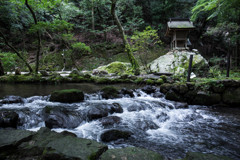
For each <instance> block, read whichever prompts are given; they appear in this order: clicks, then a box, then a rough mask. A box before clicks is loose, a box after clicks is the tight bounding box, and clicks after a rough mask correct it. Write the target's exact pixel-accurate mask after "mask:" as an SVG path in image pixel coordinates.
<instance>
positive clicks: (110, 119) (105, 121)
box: [100, 116, 122, 127]
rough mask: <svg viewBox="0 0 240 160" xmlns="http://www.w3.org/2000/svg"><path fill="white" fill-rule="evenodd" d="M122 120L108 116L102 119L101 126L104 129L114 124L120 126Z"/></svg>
mask: <svg viewBox="0 0 240 160" xmlns="http://www.w3.org/2000/svg"><path fill="white" fill-rule="evenodd" d="M121 120H122V118H120V117H117V116H108V117H104V118H102V119H100V122H101V124H102V125H103V126H104V127H108V126H112V125H114V124H119V123H120V122H121Z"/></svg>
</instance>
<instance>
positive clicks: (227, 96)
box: [222, 87, 240, 106]
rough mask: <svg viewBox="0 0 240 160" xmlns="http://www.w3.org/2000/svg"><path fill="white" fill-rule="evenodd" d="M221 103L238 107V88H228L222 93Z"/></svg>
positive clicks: (239, 90) (239, 101)
mask: <svg viewBox="0 0 240 160" xmlns="http://www.w3.org/2000/svg"><path fill="white" fill-rule="evenodd" d="M222 97H223V102H224V103H226V104H230V105H234V106H238V105H240V87H239V88H228V89H226V90H225V91H224V93H223V96H222Z"/></svg>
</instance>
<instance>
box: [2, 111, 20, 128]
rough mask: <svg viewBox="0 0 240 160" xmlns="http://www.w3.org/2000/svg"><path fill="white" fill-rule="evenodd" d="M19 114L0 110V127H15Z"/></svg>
mask: <svg viewBox="0 0 240 160" xmlns="http://www.w3.org/2000/svg"><path fill="white" fill-rule="evenodd" d="M18 120H19V116H18V114H17V113H16V112H13V111H0V128H7V127H12V128H17V124H18Z"/></svg>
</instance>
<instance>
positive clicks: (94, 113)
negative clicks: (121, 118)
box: [87, 103, 123, 120]
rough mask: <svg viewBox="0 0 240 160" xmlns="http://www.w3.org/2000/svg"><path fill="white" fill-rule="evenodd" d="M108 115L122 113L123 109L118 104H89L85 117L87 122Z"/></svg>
mask: <svg viewBox="0 0 240 160" xmlns="http://www.w3.org/2000/svg"><path fill="white" fill-rule="evenodd" d="M108 113H110V114H113V113H123V109H122V107H121V106H120V104H118V103H113V104H104V103H96V104H91V105H90V106H89V108H88V111H87V117H88V119H89V120H94V119H98V118H102V117H106V116H108Z"/></svg>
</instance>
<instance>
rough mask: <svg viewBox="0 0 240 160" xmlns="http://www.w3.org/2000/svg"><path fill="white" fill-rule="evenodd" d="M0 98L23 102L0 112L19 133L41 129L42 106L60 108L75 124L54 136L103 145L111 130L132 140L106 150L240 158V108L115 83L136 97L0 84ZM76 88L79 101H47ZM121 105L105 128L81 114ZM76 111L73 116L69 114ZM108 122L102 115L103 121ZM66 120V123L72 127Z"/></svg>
mask: <svg viewBox="0 0 240 160" xmlns="http://www.w3.org/2000/svg"><path fill="white" fill-rule="evenodd" d="M0 87H1V92H0V97H1V98H2V97H4V96H6V95H18V96H21V97H24V99H23V103H15V104H3V105H2V106H0V110H13V111H15V112H16V113H18V114H19V117H20V123H19V125H18V129H26V130H31V131H37V130H38V129H39V128H40V127H45V121H44V116H43V110H44V108H45V107H46V106H50V107H53V108H54V107H59V108H62V109H63V110H65V111H67V112H65V113H69V114H70V115H69V117H71V118H70V119H72V120H73V121H76V119H78V117H76V116H75V117H74V115H76V114H77V115H78V116H79V119H80V120H79V124H78V125H77V126H76V127H69V128H68V127H62V128H61V127H59V128H54V129H52V130H54V131H56V132H62V131H65V130H66V131H69V132H72V133H74V134H76V135H77V136H78V137H81V138H87V139H93V140H96V141H99V142H101V134H102V133H103V132H105V131H107V130H109V129H119V130H127V131H130V132H132V133H133V134H132V136H131V137H130V138H128V139H127V140H124V139H119V140H116V141H111V142H107V143H106V142H105V144H107V145H108V147H109V148H121V147H126V146H137V147H143V148H146V149H149V150H153V151H156V152H158V153H160V154H161V155H164V156H165V157H167V158H168V159H178V158H183V157H184V156H185V155H186V153H187V152H189V151H191V152H202V153H213V154H217V155H225V156H228V157H230V158H233V159H236V160H237V159H240V152H239V150H240V112H239V111H240V109H238V108H213V107H207V106H197V105H188V106H187V107H181V106H180V107H179V105H178V103H176V102H173V101H168V100H166V99H165V98H164V96H163V97H155V96H154V95H153V94H147V93H145V92H144V91H143V90H141V89H139V88H141V86H136V85H124V84H122V85H119V84H118V85H116V87H117V88H118V89H121V88H124V87H125V88H128V89H134V96H133V97H129V96H124V97H122V98H117V99H108V100H106V99H102V97H101V95H100V94H99V92H98V91H99V90H100V89H101V88H102V87H104V85H93V84H64V85H39V84H31V85H26V84H0ZM69 88H77V89H80V90H82V91H84V92H85V100H84V102H80V103H72V104H66V103H58V102H49V94H50V93H51V92H52V91H53V90H59V89H69ZM116 103H117V104H119V105H120V106H121V107H122V109H123V112H122V113H113V114H108V115H107V117H119V118H120V121H119V122H117V123H113V124H111V125H107V126H105V125H103V123H102V118H99V119H94V120H89V119H87V118H85V116H84V113H86V111H87V110H88V109H89V108H90V107H92V106H95V105H105V104H116ZM71 113H74V114H71ZM105 118H106V117H105ZM73 121H72V122H71V120H69V122H68V123H69V124H71V123H74V122H73Z"/></svg>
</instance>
